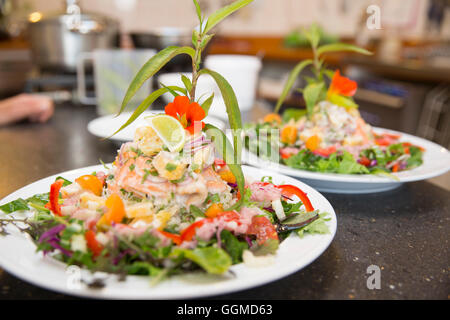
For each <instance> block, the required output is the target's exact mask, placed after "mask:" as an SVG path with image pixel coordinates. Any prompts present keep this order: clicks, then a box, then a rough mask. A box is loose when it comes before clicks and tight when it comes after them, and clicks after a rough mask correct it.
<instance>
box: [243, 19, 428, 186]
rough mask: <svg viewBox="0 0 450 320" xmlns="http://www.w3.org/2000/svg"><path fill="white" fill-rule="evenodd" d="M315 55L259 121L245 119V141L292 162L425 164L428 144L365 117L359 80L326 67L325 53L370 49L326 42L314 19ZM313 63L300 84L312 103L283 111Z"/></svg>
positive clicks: (322, 166) (375, 170)
mask: <svg viewBox="0 0 450 320" xmlns="http://www.w3.org/2000/svg"><path fill="white" fill-rule="evenodd" d="M304 35H305V38H306V39H308V41H309V43H310V45H311V47H312V51H313V53H314V58H313V59H311V60H310V59H308V60H304V61H302V62H300V63H299V64H297V66H295V68H294V69H293V70H292V71H291V73H290V75H289V77H288V80H287V82H286V84H285V87H284V89H283V92H282V94H281V96H280V98H279V100H278V102H277V105H276V107H275V112H274V113H271V114H268V115H266V116H265V117H264V119H262V120H261V121H259V122H257V123H248V124H246V125H245V130H244V139H245V147H246V148H247V149H249V150H250V152H253V153H256V154H257V155H258V156H259V157H261V158H265V159H271V160H272V161H274V157H273V155H274V153H278V154H277V157H276V159H275V160H277V161H278V162H279V163H281V164H285V165H287V166H289V167H292V168H296V169H302V170H309V171H317V172H329V173H339V174H384V175H388V176H390V177H393V178H395V176H394V175H392V174H391V173H395V172H398V171H402V170H410V169H413V168H415V167H417V166H420V165H421V164H422V153H423V151H424V150H423V149H422V148H421V147H420V146H415V145H412V144H411V143H408V142H401V141H400V138H401V137H400V135H397V134H392V133H378V132H375V131H374V130H373V129H372V127H371V126H370V125H369V124H368V123H366V122H365V121H364V119H363V118H362V117H361V115H360V113H359V111H358V105H357V104H356V103H355V101H354V100H353V98H352V97H353V95H354V94H355V93H356V90H357V83H356V82H355V81H352V80H350V79H348V78H346V77H343V76H341V74H340V71H339V70H336V71H332V70H330V69H327V68H326V67H324V63H323V59H322V55H323V54H324V53H327V52H334V51H354V52H358V53H362V54H370V52H368V51H367V50H365V49H362V48H359V47H356V46H353V45H350V44H346V43H332V44H324V45H320V46H319V43H320V29H318V27H317V26H316V25H313V26H312V27H311V28H310V29H309V30H305V31H304ZM308 66H312V71H313V74H314V76H313V77H307V76H305V80H306V82H307V85H306V86H305V87H304V88H301V89H297V90H298V91H300V92H301V93H302V95H303V99H304V101H305V105H306V109H304V110H302V109H286V110H285V111H284V113H283V114H282V116H280V115H279V114H278V112H279V110H280V107H281V105H282V104H283V102H284V100H285V99H286V97H287V95H288V94H289V92H290V90H291V88H292V87H293V85H294V83H295V81H296V79H297V77H298V75H299V74H300V73H301V72H302V70H304V69H305V68H306V67H308Z"/></svg>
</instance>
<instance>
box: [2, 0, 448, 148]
mask: <svg viewBox="0 0 450 320" xmlns="http://www.w3.org/2000/svg"><path fill="white" fill-rule="evenodd" d="M199 2H200V5H201V7H202V10H203V11H204V12H206V14H209V13H211V12H213V11H215V10H216V9H218V8H219V7H221V6H223V5H226V4H228V3H230V2H231V0H199ZM377 8H379V9H380V12H379V13H380V17H381V20H380V28H379V29H377V28H375V29H374V28H370V27H369V26H376V23H375V24H374V20H371V19H374V14H376V10H377ZM374 10H375V11H374ZM368 20H369V22H368ZM196 21H197V18H196V15H195V10H194V7H193V4H192V1H190V0H80V1H75V0H69V1H61V0H0V98H4V97H8V96H11V95H13V94H16V93H19V92H39V93H42V94H47V95H50V96H52V97H53V98H54V99H55V101H56V102H63V101H71V102H72V103H73V104H74V111H76V108H80V107H83V105H95V104H96V101H97V102H98V99H99V97H100V96H102V97H106V96H107V92H106V91H107V90H108V88H105V89H100V88H99V81H102V79H106V80H108V81H110V82H111V81H113V80H112V79H113V78H116V80H114V81H115V83H114V85H115V86H119V87H120V85H121V84H120V81H121V80H120V76H121V75H123V76H122V79H125V78H126V77H125V74H126V73H125V71H123V70H124V68H122V69H120V68H119V69H120V70H119V69H118V70H116V73H115V74H108V73H106V72H107V71H114V70H113V69H114V68H115V67H117V66H118V65H120V59H121V58H120V57H116V56H114V57H113V56H112V55H108V56H105V57H103V56H101V55H100V54H99V53H98V54H97V53H94V54H93V52H94V51H96V49H97V50H98V49H114V48H122V49H130V50H131V49H133V48H134V49H139V50H138V51H139V52H140V53H141V54H140V55H139V56H136V57H135V58H133V61H135V62H136V65H137V66H135V67H134V68H138V67H139V66H140V65H142V64H143V63H144V61H145V60H146V59H147V58H148V57H149V56H151V55H152V54H154V52H156V51H158V50H160V49H161V48H163V47H165V46H167V45H170V44H177V45H184V44H187V45H189V43H190V38H191V34H190V30H192V28H193V27H195V25H196ZM312 23H316V24H318V25H319V26H320V28H321V30H322V33H323V37H322V40H323V42H324V43H332V42H335V41H338V40H340V41H344V42H349V43H356V44H358V45H360V46H364V47H366V48H368V49H369V50H372V51H373V52H374V53H375V54H374V55H373V56H362V55H358V54H351V53H340V54H329V55H327V56H326V59H325V62H326V63H327V64H328V65H330V66H331V67H333V68H340V69H341V70H342V72H343V73H344V74H345V75H346V76H349V77H351V78H353V79H354V80H357V81H358V83H359V88H358V91H357V94H356V96H355V99H356V101H357V102H358V103H359V105H360V110H361V113H362V115H363V117H364V118H365V119H366V120H367V121H368V122H369V123H371V124H372V125H375V126H380V127H386V128H391V129H395V130H400V131H404V132H407V133H411V134H415V135H418V136H421V137H425V138H427V139H430V140H433V141H435V142H437V143H439V144H441V145H444V146H446V147H449V146H450V130H449V124H450V118H449V106H450V0H316V1H306V0H276V1H275V0H255V1H254V3H252V4H251V5H250V6H248V7H246V8H244V9H242V10H240V11H239V12H237V13H236V14H234V15H233V16H231V17H229V18H228V19H227V20H225V21H224V22H223V23H222V24H220V26H219V28H218V29H217V30H215V33H216V35H217V36H216V37H215V38H214V40H213V41H212V42H211V43H210V44H209V45H208V47H207V50H206V52H205V56H209V55H215V54H233V55H236V54H238V55H251V56H256V57H258V59H259V60H261V61H262V68H261V69H259V68H256V69H255V70H257V71H256V72H259V77H258V78H257V81H256V85H255V97H256V100H255V101H256V102H254V103H255V104H257V103H260V104H263V105H264V106H265V107H267V108H269V109H270V108H273V106H274V105H275V102H276V100H277V99H278V97H279V95H280V93H281V90H282V87H283V84H284V81H285V79H286V77H287V73H288V72H289V71H290V70H291V68H292V66H293V65H295V64H296V63H298V62H299V61H301V60H302V59H306V58H310V57H311V55H312V52H311V51H310V50H309V49H308V45H307V42H306V41H305V39H304V38H303V37H302V36H301V34H300V33H299V30H300V29H301V28H302V27H307V26H309V25H311V24H312ZM368 25H369V26H368ZM98 52H100V51H98ZM146 55H147V56H146ZM108 59H109V60H108ZM117 59H119V60H117ZM140 59H142V61H141V60H140ZM107 60H108V62H106V61H107ZM92 61H94V62H92ZM118 61H119V62H118ZM100 62H101V63H103V69H104V70H106V71H105V73H103V74H101V75H100V72H97V73H98V74H95V73H94V72H93V69H94V68H93V67H92V63H94V64H95V65H96V66H97V65H99V64H100ZM96 68H97V67H96ZM77 69H78V72H77ZM128 69H129V70H132V71H131V72H133V70H135V69H132V68H131V69H130V68H128ZM189 69H190V61H189V60H187V59H186V58H183V57H181V58H179V59H178V60H176V61H173V62H172V63H170V64H169V65H167V66H166V67H164V68H163V70H161V71H160V74H162V73H173V72H187V71H189ZM136 70H137V69H136ZM249 72H250V71H249ZM118 75H119V77H118ZM131 76H132V75H131ZM117 78H118V79H117ZM106 80H104V81H106ZM122 82H123V81H122ZM96 83H97V88H96ZM166 84H167V83H166ZM124 85H125V86H126V81H125V84H124ZM150 85H152V86H154V87H157V86H158V82H157V81H156V80H153V83H151V84H150ZM297 85H298V86H301V85H302V83H300V82H299V83H297ZM122 86H123V84H122ZM147 89H150V88H147ZM109 90H110V91H111V88H109ZM112 91H115V92H119V95H122V94H123V93H122V92H123V91H120V90H112ZM95 95H97V98H95V97H94V96H95ZM144 96H145V92H144ZM95 99H97V100H95ZM105 99H106V98H105ZM117 99H118V100H120V99H121V96H119V97H116V100H117ZM111 101H112V102H110V105H111V103H112V107H111V108H109V107H108V106H106V104H105V103H103V102H102V103H103V104H104V106H103V107H102V109H97V110H98V113H99V114H107V113H112V112H114V111H115V110H116V109H115V107H114V101H115V100H114V99H112V100H111ZM85 107H87V106H85ZM116 107H117V106H116ZM251 107H252V106H250V109H251ZM286 107H298V108H303V107H304V106H303V101H302V97H301V94H299V93H298V94H297V93H295V94H293V95H292V96H291V97H290V98H289V99H288V101H287V103H286ZM108 108H109V109H108Z"/></svg>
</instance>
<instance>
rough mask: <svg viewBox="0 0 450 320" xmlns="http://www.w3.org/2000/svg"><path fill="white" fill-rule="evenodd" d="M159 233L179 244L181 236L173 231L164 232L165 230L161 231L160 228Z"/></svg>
mask: <svg viewBox="0 0 450 320" xmlns="http://www.w3.org/2000/svg"><path fill="white" fill-rule="evenodd" d="M158 231H159V233H161V234H162V235H163V236H165V237H167V238H169V239H171V240H172V241H173V243H175V244H176V245H179V244H181V236H180V235H178V234H174V233H170V232H166V231H162V230H158Z"/></svg>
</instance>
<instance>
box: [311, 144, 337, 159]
mask: <svg viewBox="0 0 450 320" xmlns="http://www.w3.org/2000/svg"><path fill="white" fill-rule="evenodd" d="M334 152H336V147H335V146H330V147H328V148H318V149H315V150H314V151H313V152H312V153H314V154H316V155H319V156H322V157H329V156H330V154H332V153H334Z"/></svg>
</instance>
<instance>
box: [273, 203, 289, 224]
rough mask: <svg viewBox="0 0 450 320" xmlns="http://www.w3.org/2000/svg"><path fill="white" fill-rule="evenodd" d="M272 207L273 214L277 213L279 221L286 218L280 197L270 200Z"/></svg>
mask: <svg viewBox="0 0 450 320" xmlns="http://www.w3.org/2000/svg"><path fill="white" fill-rule="evenodd" d="M272 208H273V210H275V214H276V215H277V217H278V219H280V221H283V220H284V219H286V215H285V214H284V209H283V205H282V204H281V200H280V199H277V200H273V201H272Z"/></svg>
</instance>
